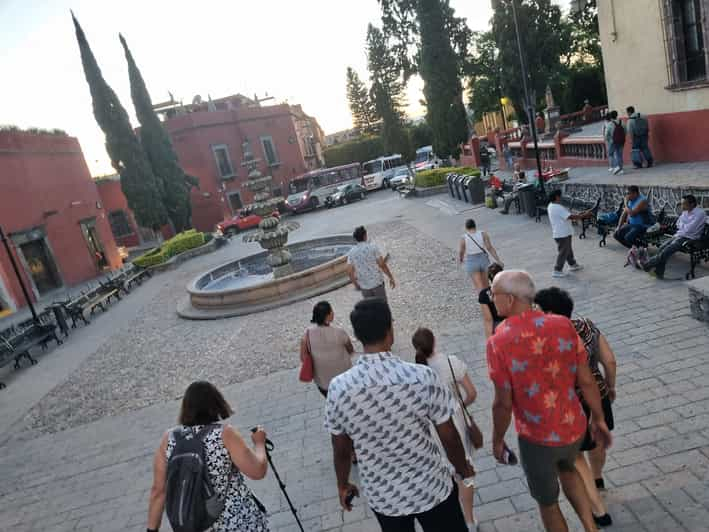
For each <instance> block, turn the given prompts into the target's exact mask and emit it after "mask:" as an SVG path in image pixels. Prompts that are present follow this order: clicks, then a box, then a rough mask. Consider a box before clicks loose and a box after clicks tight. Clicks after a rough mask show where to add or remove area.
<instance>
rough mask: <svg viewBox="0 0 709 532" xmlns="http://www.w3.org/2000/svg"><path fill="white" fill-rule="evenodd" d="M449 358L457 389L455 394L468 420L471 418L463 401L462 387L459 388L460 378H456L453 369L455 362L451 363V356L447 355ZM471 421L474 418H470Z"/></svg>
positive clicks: (449, 365)
mask: <svg viewBox="0 0 709 532" xmlns="http://www.w3.org/2000/svg"><path fill="white" fill-rule="evenodd" d="M447 360H448V367H449V368H450V370H451V377H453V388H454V389H455V394H456V396H457V397H458V402H459V403H460V408H461V409H462V410H463V417H465V418H466V420H469V419H470V414H469V413H468V410H467V409H466V408H465V403H464V402H463V396H462V395H461V394H460V388H458V380H457V379H456V378H455V371H453V364H451V357H447ZM466 422H467V421H466ZM470 422H472V419H470Z"/></svg>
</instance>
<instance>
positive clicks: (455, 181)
mask: <svg viewBox="0 0 709 532" xmlns="http://www.w3.org/2000/svg"><path fill="white" fill-rule="evenodd" d="M462 180H463V176H461V175H458V174H456V175H455V177H454V178H453V189H454V190H455V197H456V198H457V199H461V198H462V196H461V193H460V188H461V187H460V182H461V181H462Z"/></svg>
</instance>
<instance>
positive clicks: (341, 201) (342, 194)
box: [325, 183, 367, 208]
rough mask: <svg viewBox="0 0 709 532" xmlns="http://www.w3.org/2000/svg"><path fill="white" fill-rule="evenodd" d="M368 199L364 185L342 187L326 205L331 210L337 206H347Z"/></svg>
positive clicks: (330, 196) (329, 197) (331, 196)
mask: <svg viewBox="0 0 709 532" xmlns="http://www.w3.org/2000/svg"><path fill="white" fill-rule="evenodd" d="M366 197H367V190H366V189H365V188H364V187H363V186H362V185H354V184H351V183H350V184H349V185H341V186H339V187H337V189H336V190H335V192H333V193H332V194H330V195H329V196H328V197H327V199H326V200H325V205H326V206H327V207H328V208H330V207H334V206H336V205H347V204H348V203H351V202H353V201H357V200H363V199H364V198H366Z"/></svg>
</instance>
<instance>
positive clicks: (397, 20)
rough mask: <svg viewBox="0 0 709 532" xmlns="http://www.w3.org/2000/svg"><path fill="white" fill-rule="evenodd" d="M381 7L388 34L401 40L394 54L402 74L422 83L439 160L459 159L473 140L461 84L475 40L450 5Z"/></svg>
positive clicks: (400, 0) (407, 1) (404, 1)
mask: <svg viewBox="0 0 709 532" xmlns="http://www.w3.org/2000/svg"><path fill="white" fill-rule="evenodd" d="M380 2H381V4H382V12H383V17H382V20H383V21H384V28H385V31H386V32H387V33H388V34H391V35H392V36H393V37H394V38H395V40H396V44H395V46H394V48H393V52H394V54H395V57H396V58H397V61H398V63H399V65H400V68H401V69H402V70H403V71H404V73H405V74H406V75H409V74H411V73H414V72H417V73H419V74H420V75H421V78H422V79H423V82H424V89H423V92H424V96H425V99H426V109H427V112H426V121H427V122H428V123H429V125H430V126H431V129H432V131H433V147H434V150H435V151H436V153H437V154H438V155H439V156H440V157H448V156H453V157H458V156H459V155H460V144H462V143H463V142H464V141H465V139H466V138H467V136H468V122H467V117H466V112H465V106H464V105H463V98H462V93H463V89H462V86H461V83H460V76H461V74H462V73H463V72H464V70H465V65H466V63H467V57H468V44H469V42H470V38H471V35H472V34H471V31H470V29H469V28H468V27H467V25H466V23H465V19H462V18H458V17H456V16H455V13H454V11H453V8H451V7H450V5H449V3H448V0H380ZM412 50H414V54H413V55H412V54H411V51H412Z"/></svg>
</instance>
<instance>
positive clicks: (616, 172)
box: [613, 168, 625, 175]
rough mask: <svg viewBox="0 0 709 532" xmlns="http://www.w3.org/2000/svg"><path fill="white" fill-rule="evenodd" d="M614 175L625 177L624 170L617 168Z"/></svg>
mask: <svg viewBox="0 0 709 532" xmlns="http://www.w3.org/2000/svg"><path fill="white" fill-rule="evenodd" d="M613 173H614V174H615V175H623V174H624V173H625V172H623V169H622V168H616V169H615V171H614V172H613Z"/></svg>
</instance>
